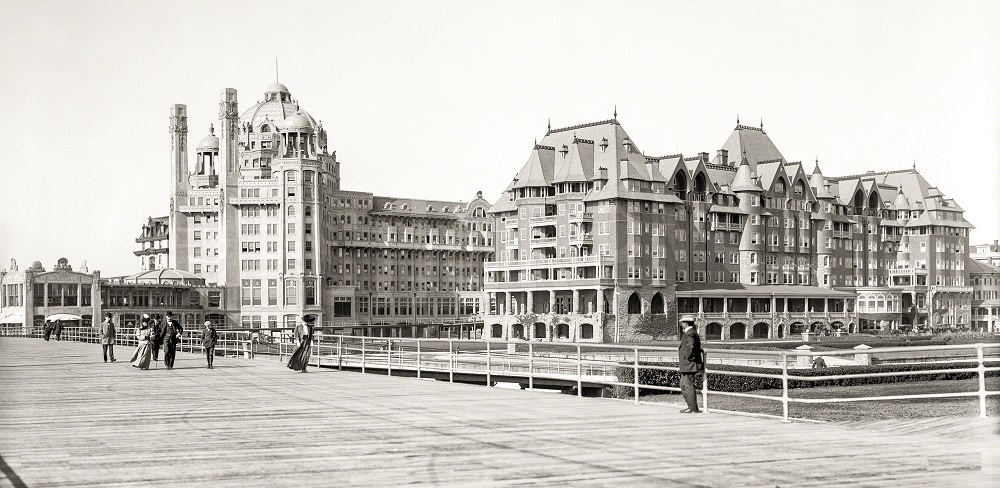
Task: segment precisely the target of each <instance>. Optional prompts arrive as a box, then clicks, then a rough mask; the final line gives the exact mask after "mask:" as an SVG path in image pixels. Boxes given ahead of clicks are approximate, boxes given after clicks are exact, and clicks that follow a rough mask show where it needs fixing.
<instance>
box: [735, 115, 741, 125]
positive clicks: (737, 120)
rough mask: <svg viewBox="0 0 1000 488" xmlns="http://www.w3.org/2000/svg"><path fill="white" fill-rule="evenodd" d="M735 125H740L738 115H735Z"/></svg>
mask: <svg viewBox="0 0 1000 488" xmlns="http://www.w3.org/2000/svg"><path fill="white" fill-rule="evenodd" d="M736 125H737V126H739V125H740V114H736Z"/></svg>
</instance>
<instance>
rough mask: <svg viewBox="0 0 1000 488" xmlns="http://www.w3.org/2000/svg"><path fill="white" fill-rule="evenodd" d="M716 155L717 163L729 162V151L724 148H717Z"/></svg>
mask: <svg viewBox="0 0 1000 488" xmlns="http://www.w3.org/2000/svg"><path fill="white" fill-rule="evenodd" d="M716 155H717V156H718V157H719V164H726V165H728V164H729V151H727V150H725V149H719V151H718V152H717V153H716Z"/></svg>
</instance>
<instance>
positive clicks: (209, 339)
mask: <svg viewBox="0 0 1000 488" xmlns="http://www.w3.org/2000/svg"><path fill="white" fill-rule="evenodd" d="M218 340H219V333H218V332H217V331H216V330H215V325H213V324H212V321H211V320H206V321H205V330H203V331H201V347H202V349H204V350H205V359H206V360H207V361H208V369H213V367H212V360H213V359H215V343H216V342H218Z"/></svg>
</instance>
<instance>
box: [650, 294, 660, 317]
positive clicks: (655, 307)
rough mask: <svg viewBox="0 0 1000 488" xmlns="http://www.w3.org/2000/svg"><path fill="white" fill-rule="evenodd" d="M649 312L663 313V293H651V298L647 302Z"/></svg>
mask: <svg viewBox="0 0 1000 488" xmlns="http://www.w3.org/2000/svg"><path fill="white" fill-rule="evenodd" d="M649 312H650V313H663V295H660V294H659V293H657V294H655V295H653V299H652V300H650V302H649Z"/></svg>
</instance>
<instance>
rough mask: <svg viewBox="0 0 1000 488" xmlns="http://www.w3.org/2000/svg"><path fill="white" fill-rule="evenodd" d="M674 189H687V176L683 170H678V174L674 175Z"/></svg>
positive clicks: (677, 190)
mask: <svg viewBox="0 0 1000 488" xmlns="http://www.w3.org/2000/svg"><path fill="white" fill-rule="evenodd" d="M674 191H675V192H680V191H687V176H684V172H683V171H678V172H677V174H676V175H674Z"/></svg>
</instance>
